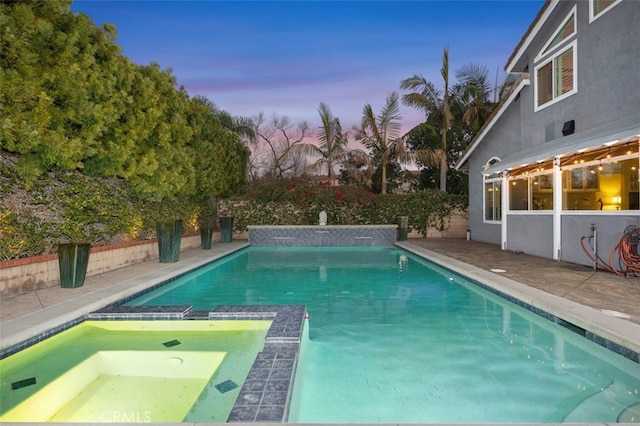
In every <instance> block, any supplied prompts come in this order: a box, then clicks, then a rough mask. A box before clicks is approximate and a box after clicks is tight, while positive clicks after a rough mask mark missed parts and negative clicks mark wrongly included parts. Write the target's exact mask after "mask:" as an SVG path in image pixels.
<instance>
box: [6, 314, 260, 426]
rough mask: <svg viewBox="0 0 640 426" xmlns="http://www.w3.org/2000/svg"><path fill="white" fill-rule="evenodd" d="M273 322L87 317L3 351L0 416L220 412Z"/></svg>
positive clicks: (195, 416)
mask: <svg viewBox="0 0 640 426" xmlns="http://www.w3.org/2000/svg"><path fill="white" fill-rule="evenodd" d="M270 325H271V321H86V322H84V323H81V324H79V325H77V326H75V327H72V328H70V329H69V330H67V331H64V332H62V333H60V334H58V335H56V336H54V337H52V338H50V339H47V340H45V341H42V342H40V343H38V344H36V345H34V346H31V347H29V348H27V349H25V350H23V351H22V352H19V353H16V354H14V355H12V356H9V357H7V358H5V359H3V360H0V372H1V373H2V374H1V376H2V377H1V381H2V383H1V386H2V387H1V390H2V391H1V392H0V401H1V404H0V421H2V422H6V421H20V422H24V421H28V422H47V421H52V422H81V423H88V422H108V423H111V422H145V423H147V422H181V421H192V422H194V421H198V422H225V421H226V420H227V417H228V416H229V413H230V411H231V408H232V407H233V404H234V402H235V399H236V397H237V396H238V393H239V391H240V387H241V386H242V383H243V382H244V380H245V378H246V377H247V374H248V372H249V369H250V368H251V365H252V364H253V361H254V360H255V358H256V355H257V353H258V352H260V350H262V348H263V346H264V338H265V336H266V334H267V331H268V328H269V326H270ZM228 380H231V381H233V382H234V383H236V384H237V385H238V387H237V388H236V389H234V390H232V391H228V392H221V391H219V390H218V389H219V388H218V387H216V385H219V384H220V383H223V382H226V381H228ZM25 381H26V382H25ZM20 383H22V384H25V383H28V384H27V385H25V386H22V385H18V386H16V384H20Z"/></svg>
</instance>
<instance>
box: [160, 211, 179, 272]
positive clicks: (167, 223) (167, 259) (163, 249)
mask: <svg viewBox="0 0 640 426" xmlns="http://www.w3.org/2000/svg"><path fill="white" fill-rule="evenodd" d="M156 235H157V237H158V255H159V258H160V263H172V262H177V261H178V260H180V242H181V241H182V219H164V220H159V221H157V222H156Z"/></svg>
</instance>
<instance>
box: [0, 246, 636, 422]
mask: <svg viewBox="0 0 640 426" xmlns="http://www.w3.org/2000/svg"><path fill="white" fill-rule="evenodd" d="M247 245H248V244H247V242H246V241H235V242H233V243H224V244H222V243H218V244H214V245H213V246H212V249H211V250H201V249H193V250H189V251H186V252H183V253H181V256H180V261H179V262H176V263H168V264H161V263H158V262H157V260H156V261H149V262H144V263H139V264H136V265H132V266H128V267H124V268H120V269H117V270H114V271H110V272H107V273H104V274H100V275H96V276H92V277H87V279H86V281H85V285H84V286H83V287H80V288H76V289H63V288H60V287H50V288H46V289H41V290H36V291H33V292H30V293H26V294H22V295H19V296H14V297H11V298H7V299H3V300H1V301H0V321H1V322H0V347H1V348H6V347H8V346H11V345H13V344H15V343H18V342H21V341H23V340H25V339H27V338H30V337H33V336H36V335H39V334H42V333H44V332H45V331H47V330H49V329H51V328H54V327H57V326H60V325H61V324H64V323H66V322H69V321H71V320H73V319H76V318H78V317H80V316H83V315H85V314H87V313H89V312H92V311H95V310H97V309H99V308H101V307H103V306H105V305H107V304H109V303H113V302H115V301H117V300H119V299H121V298H123V297H126V296H129V295H131V294H134V293H136V292H138V291H140V290H142V289H144V288H147V287H150V286H152V285H154V284H157V283H159V282H162V281H164V280H165V279H167V278H168V277H171V276H175V275H179V274H182V273H184V272H186V271H188V270H190V269H193V268H194V267H197V266H200V265H202V264H205V263H208V262H210V261H212V260H214V259H216V258H220V257H222V256H225V255H226V254H229V253H231V252H233V251H235V250H238V249H240V248H242V247H245V246H247ZM399 245H400V246H401V247H403V248H406V249H408V250H409V251H412V252H414V253H418V254H421V255H424V256H426V257H429V258H432V259H433V260H435V261H436V262H438V263H441V264H442V265H443V266H445V267H447V268H450V269H452V270H462V271H463V273H464V275H466V276H467V277H469V278H471V279H474V280H477V281H480V282H491V283H495V284H496V286H498V288H499V289H500V290H501V291H505V292H515V293H517V295H518V296H519V297H522V299H524V301H525V302H527V303H531V301H535V306H540V305H542V306H544V308H545V309H547V310H548V312H551V313H553V314H554V315H558V314H560V315H559V316H561V317H562V318H566V319H567V320H570V321H571V322H572V323H573V324H576V325H579V326H580V327H583V328H585V329H588V330H591V331H594V332H596V333H598V334H600V335H602V336H603V337H606V338H607V339H610V340H612V341H614V342H617V343H620V344H623V345H624V346H626V347H628V348H629V349H632V350H634V351H636V352H640V279H638V278H628V279H627V278H623V277H619V276H616V275H615V274H612V273H608V272H603V271H594V270H593V269H592V268H588V267H585V266H580V265H576V264H570V263H564V262H555V261H552V260H548V259H542V258H539V257H535V256H530V255H527V254H516V253H513V252H507V251H502V250H500V248H499V247H498V246H496V245H490V244H484V243H479V242H475V241H465V240H462V239H410V240H408V241H405V242H401V243H399ZM491 269H501V270H504V271H505V272H501V273H494V272H491V271H490V270H491ZM621 342H622V343H621ZM594 424H603V423H594Z"/></svg>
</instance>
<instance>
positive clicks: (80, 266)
mask: <svg viewBox="0 0 640 426" xmlns="http://www.w3.org/2000/svg"><path fill="white" fill-rule="evenodd" d="M90 249H91V244H76V243H67V244H59V245H58V267H59V269H60V287H62V288H76V287H82V285H83V284H84V279H85V277H86V275H87V265H88V264H89V252H90Z"/></svg>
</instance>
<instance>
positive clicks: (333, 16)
mask: <svg viewBox="0 0 640 426" xmlns="http://www.w3.org/2000/svg"><path fill="white" fill-rule="evenodd" d="M543 4H544V0H512V1H482V0H475V1H458V0H449V1H354V2H350V1H257V2H252V1H238V0H236V1H154V0H148V1H95V0H91V1H90V0H79V1H78V0H76V2H75V3H74V4H73V6H72V10H73V11H75V12H82V13H85V14H86V15H88V16H89V17H90V18H91V19H93V21H94V22H95V23H96V25H100V24H102V23H112V24H115V25H116V27H117V28H118V38H117V40H116V41H117V43H118V44H119V45H120V46H121V47H122V51H123V53H124V55H126V56H127V57H128V58H129V59H131V60H132V61H133V62H135V63H137V64H141V65H147V64H149V63H151V62H154V61H155V62H157V63H158V64H159V65H160V67H161V68H162V69H166V68H171V69H173V75H174V76H175V77H176V78H177V80H178V85H182V86H184V87H185V88H186V90H187V92H188V93H189V95H190V96H196V95H203V96H206V97H207V98H209V99H210V100H211V101H213V102H214V103H215V104H216V105H217V106H218V107H219V108H221V109H223V110H226V111H228V112H229V113H230V114H232V115H234V116H245V117H252V116H255V115H256V114H258V113H259V112H263V113H264V114H265V116H267V117H270V116H271V115H272V114H274V113H277V114H278V115H280V116H282V115H286V116H288V117H289V118H290V119H291V121H292V122H294V123H296V122H299V121H303V120H306V121H308V122H309V123H310V124H311V126H312V128H313V130H314V133H315V129H316V128H317V127H318V126H319V124H320V120H319V115H318V112H317V110H318V105H319V104H320V102H325V103H326V104H328V105H329V107H330V108H331V110H332V112H333V113H334V115H336V116H338V117H339V118H340V120H341V121H342V125H343V127H344V128H345V129H346V128H351V127H352V125H354V124H357V123H359V121H360V118H361V116H362V109H363V106H364V105H365V104H366V103H370V104H371V105H372V107H373V109H374V111H375V112H376V114H377V113H378V112H379V111H380V109H381V108H382V106H383V105H384V101H385V98H386V96H387V94H389V93H390V92H393V91H397V92H398V93H400V94H403V92H402V91H401V90H400V89H399V85H400V81H402V80H403V79H405V78H407V77H410V76H412V75H414V74H422V75H423V76H425V77H426V78H427V79H428V80H430V81H432V82H433V83H434V84H435V85H436V87H439V88H441V87H442V77H441V75H440V68H441V66H442V52H443V49H444V48H445V47H447V46H448V47H449V61H450V74H451V75H450V81H452V82H453V81H455V71H456V70H457V69H459V68H460V67H461V66H463V65H466V64H469V63H474V64H477V65H484V66H486V67H487V68H488V69H489V70H490V75H491V81H492V82H493V81H494V80H495V76H496V72H497V73H498V80H499V81H500V82H501V81H502V80H503V79H504V77H505V73H504V70H503V69H504V65H505V63H506V61H507V59H508V57H509V55H510V54H511V52H512V51H513V49H514V48H515V46H516V45H517V44H518V42H519V41H520V39H521V37H522V36H523V34H524V33H525V31H526V30H527V28H528V27H529V24H530V23H531V22H532V21H533V19H534V18H535V16H536V14H537V13H538V11H539V10H540V8H541V7H542V5H543ZM401 111H402V116H403V131H408V130H409V129H411V128H412V127H413V126H415V125H416V124H418V123H420V122H421V121H422V118H423V117H422V115H421V113H420V112H418V111H417V110H415V109H412V108H408V107H405V106H402V109H401Z"/></svg>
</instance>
